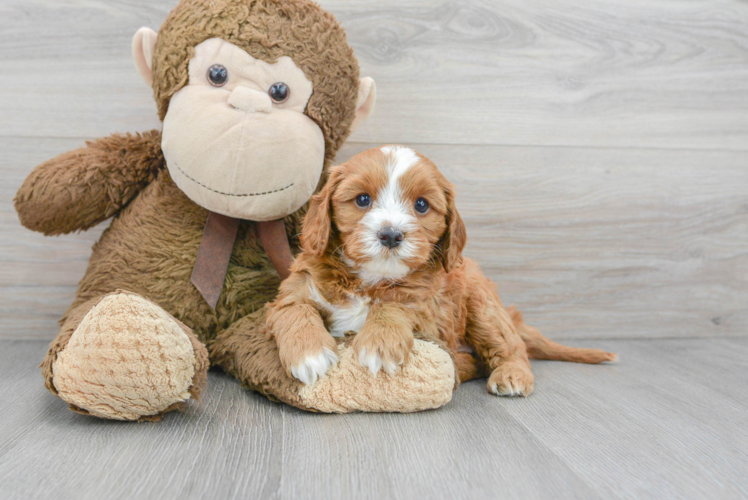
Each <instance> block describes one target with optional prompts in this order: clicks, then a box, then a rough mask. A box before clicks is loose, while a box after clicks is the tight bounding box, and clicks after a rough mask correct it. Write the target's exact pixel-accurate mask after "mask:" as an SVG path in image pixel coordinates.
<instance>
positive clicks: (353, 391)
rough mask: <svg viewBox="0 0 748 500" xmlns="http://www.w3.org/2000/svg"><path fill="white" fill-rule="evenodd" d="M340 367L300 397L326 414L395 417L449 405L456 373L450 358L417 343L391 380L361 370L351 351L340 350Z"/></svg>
mask: <svg viewBox="0 0 748 500" xmlns="http://www.w3.org/2000/svg"><path fill="white" fill-rule="evenodd" d="M338 354H339V355H340V361H339V362H338V364H337V365H335V366H333V367H332V368H330V370H329V371H328V372H327V374H326V375H325V376H324V377H322V378H321V379H319V380H318V381H317V382H316V383H315V384H312V385H307V386H304V387H303V388H302V389H301V391H300V393H299V396H300V397H301V400H302V402H303V403H304V404H305V405H306V406H308V407H309V408H313V409H315V410H318V411H321V412H325V413H348V412H353V411H366V412H400V413H408V412H414V411H421V410H430V409H433V408H439V407H440V406H443V405H445V404H447V403H448V402H449V401H450V400H451V399H452V391H453V389H454V386H455V368H454V364H453V363H452V358H451V357H450V355H449V354H448V353H447V352H446V351H444V350H443V349H441V348H439V347H438V346H436V345H435V344H432V343H431V342H426V341H423V340H416V341H415V343H414V345H413V350H412V351H411V353H410V356H409V358H408V361H407V362H406V363H405V364H404V365H402V367H401V368H400V369H399V370H397V371H396V372H395V373H394V374H393V375H389V374H387V373H386V372H384V371H381V372H379V373H378V374H377V375H376V376H374V375H372V374H371V372H370V371H369V369H368V368H365V367H363V366H361V365H360V364H359V362H358V359H356V356H355V354H354V352H353V348H351V347H346V346H344V345H342V344H341V345H340V346H339V353H338Z"/></svg>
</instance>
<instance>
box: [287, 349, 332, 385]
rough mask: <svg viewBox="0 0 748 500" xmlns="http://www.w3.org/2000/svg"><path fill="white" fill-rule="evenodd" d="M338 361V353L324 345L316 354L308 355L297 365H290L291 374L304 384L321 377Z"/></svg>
mask: <svg viewBox="0 0 748 500" xmlns="http://www.w3.org/2000/svg"><path fill="white" fill-rule="evenodd" d="M337 363H338V355H337V354H336V353H335V352H333V351H332V350H330V349H328V348H327V347H325V348H324V349H322V352H320V353H319V354H316V355H308V356H307V357H306V358H305V359H304V360H303V361H302V362H301V363H299V364H298V365H291V375H293V376H294V378H297V379H299V380H300V381H301V382H303V383H304V384H306V385H310V384H313V383H315V382H316V381H317V378H319V377H322V376H323V375H324V374H325V373H327V370H329V369H330V367H331V366H333V365H335V364H337Z"/></svg>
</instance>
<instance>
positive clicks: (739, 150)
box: [0, 130, 748, 153]
mask: <svg viewBox="0 0 748 500" xmlns="http://www.w3.org/2000/svg"><path fill="white" fill-rule="evenodd" d="M128 132H129V133H134V132H142V130H137V131H124V130H123V131H120V133H128ZM96 138H97V137H94V136H80V137H79V136H70V137H66V136H51V135H50V136H48V135H40V136H34V135H19V136H13V135H0V140H16V139H39V140H71V141H73V140H78V141H91V140H94V139H96ZM406 142H407V144H409V145H413V146H453V147H468V146H469V147H499V148H543V149H554V148H559V149H561V148H562V149H589V150H613V151H620V150H630V151H684V152H689V151H691V152H705V153H706V152H722V153H748V148H730V147H723V148H716V147H704V148H695V147H686V146H672V147H665V146H661V147H656V146H612V145H597V146H592V145H589V144H519V143H499V142H476V143H473V142H419V141H406ZM346 144H347V145H348V146H351V145H362V146H371V145H372V144H382V141H376V140H370V141H360V140H355V141H346Z"/></svg>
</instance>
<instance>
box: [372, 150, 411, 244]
mask: <svg viewBox="0 0 748 500" xmlns="http://www.w3.org/2000/svg"><path fill="white" fill-rule="evenodd" d="M381 151H382V152H383V153H384V154H386V155H387V171H388V173H389V179H388V181H387V185H386V186H384V187H383V188H382V189H380V190H379V191H378V192H377V195H376V199H375V200H374V204H373V210H371V211H370V212H369V213H368V214H367V216H366V217H364V220H363V222H364V224H366V226H367V228H369V229H371V230H374V231H378V230H379V228H380V227H382V226H384V225H390V226H393V227H396V228H398V229H400V230H401V231H403V232H406V231H407V230H408V229H412V227H409V225H410V224H414V223H415V219H414V218H413V216H412V215H411V212H410V209H409V207H408V206H407V205H406V203H405V200H404V199H403V196H402V190H401V189H400V177H402V176H403V174H405V172H407V171H408V170H409V169H410V168H411V167H412V166H413V165H415V164H416V163H418V160H419V159H420V158H419V157H418V155H417V154H416V152H415V151H413V150H412V149H410V148H404V147H402V146H384V147H382V148H381Z"/></svg>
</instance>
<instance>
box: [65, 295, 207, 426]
mask: <svg viewBox="0 0 748 500" xmlns="http://www.w3.org/2000/svg"><path fill="white" fill-rule="evenodd" d="M52 369H53V373H54V375H53V379H52V381H53V383H54V386H55V389H56V390H57V392H58V395H59V396H60V397H61V398H62V399H63V400H64V401H65V402H67V403H68V404H70V405H71V408H72V409H74V410H76V411H80V412H82V413H89V414H91V415H94V416H97V417H101V418H109V419H114V420H151V419H154V417H157V416H158V415H160V414H162V413H165V412H166V411H170V410H174V409H177V408H180V407H181V406H182V404H183V403H184V402H185V401H186V400H188V399H190V398H191V397H197V396H199V393H200V390H201V387H202V385H204V383H205V380H206V377H207V370H208V353H207V350H206V349H205V346H203V345H202V344H201V343H200V342H199V341H198V340H197V339H196V338H195V337H194V335H192V333H191V332H190V331H189V329H188V328H187V327H186V326H184V325H183V324H181V323H180V322H179V321H177V320H176V319H175V318H174V317H173V316H171V315H170V314H169V313H167V312H166V311H164V310H163V309H161V308H160V307H159V306H157V305H156V304H154V303H152V302H150V301H148V300H146V299H144V298H143V297H141V296H139V295H136V294H131V293H127V292H117V293H114V294H111V295H107V296H106V297H104V298H103V299H102V300H101V302H99V303H98V304H97V305H95V306H94V307H93V308H92V309H91V310H90V311H89V312H88V314H86V316H85V317H84V318H83V320H82V321H81V323H80V325H78V328H76V330H75V331H74V332H73V335H72V337H71V338H70V342H69V343H68V345H67V346H66V347H65V349H64V350H63V351H62V352H60V353H59V354H58V357H57V359H56V360H55V362H54V365H53V368H52Z"/></svg>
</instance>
